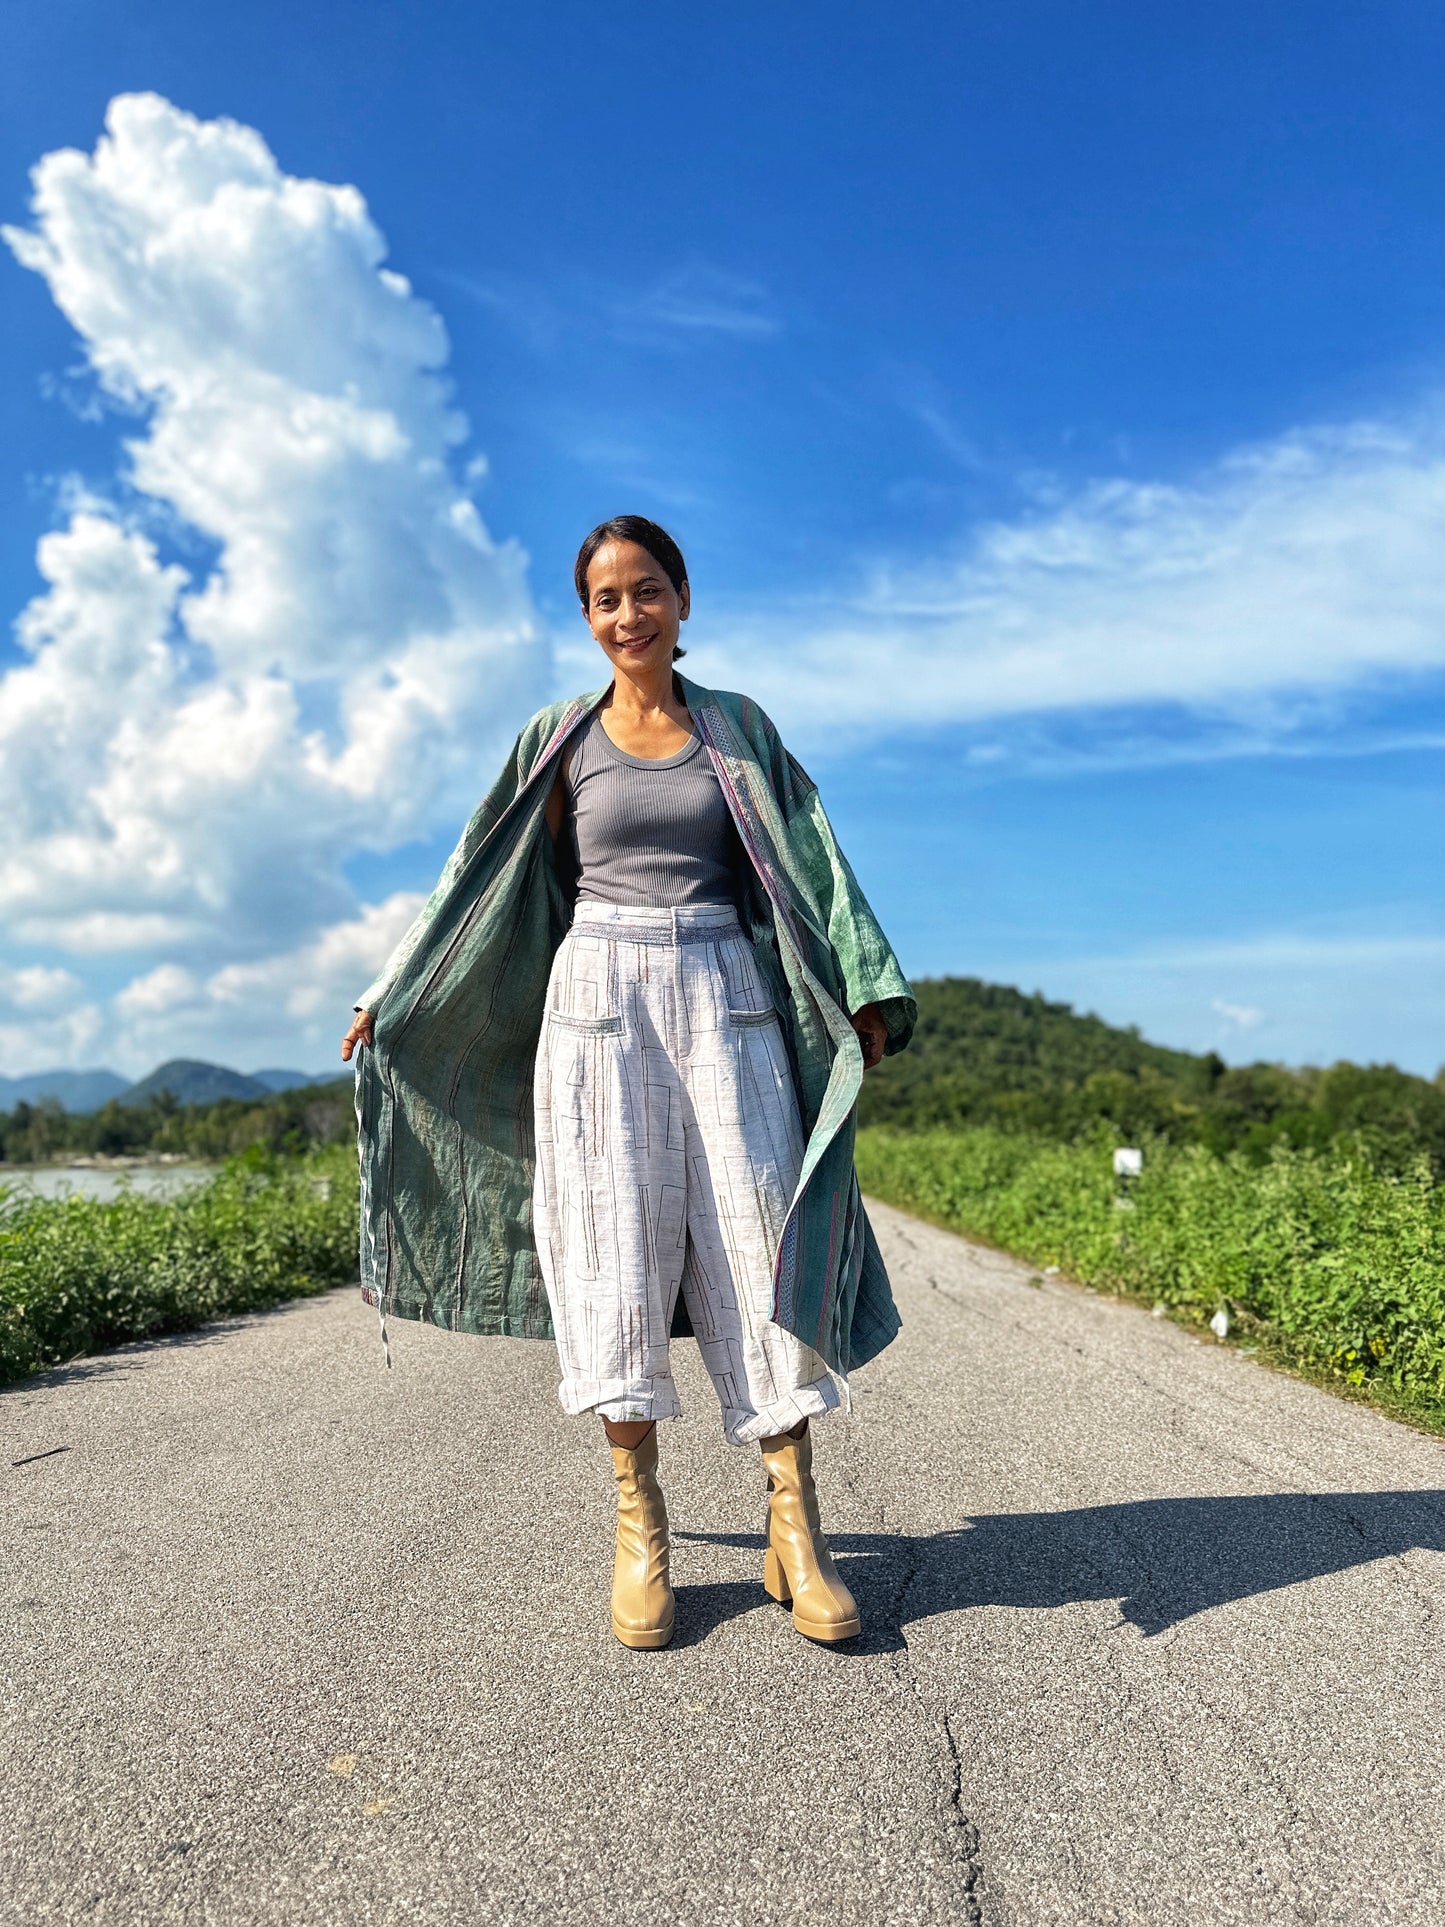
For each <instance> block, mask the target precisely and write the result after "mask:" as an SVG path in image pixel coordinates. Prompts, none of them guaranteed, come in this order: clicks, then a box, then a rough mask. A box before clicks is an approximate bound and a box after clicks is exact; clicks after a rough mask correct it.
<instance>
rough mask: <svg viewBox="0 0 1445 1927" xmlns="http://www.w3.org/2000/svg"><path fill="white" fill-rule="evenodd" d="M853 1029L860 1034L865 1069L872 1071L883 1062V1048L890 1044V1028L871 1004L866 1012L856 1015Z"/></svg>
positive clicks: (859, 1040)
mask: <svg viewBox="0 0 1445 1927" xmlns="http://www.w3.org/2000/svg"><path fill="white" fill-rule="evenodd" d="M853 1028H854V1030H855V1031H856V1032H857V1033H858V1045H859V1048H860V1049H861V1051H862V1052H863V1068H864V1070H865V1071H871V1070H872V1069H873V1067H874V1065H875V1064H881V1063H882V1062H883V1047H884V1045H885V1044H886V1043H887V1042H888V1026H887V1025H886V1024H885V1023H884V1022H883V1019H882V1017H881V1016H880V1015H879V1014H878V1012H877V1011H876V1010H875V1008H874V1007H873V1006H872V1005H871V1004H870V1005H869V1006H868V1008H867V1009H866V1010H860V1011H858V1012H856V1013H855V1015H854V1018H853Z"/></svg>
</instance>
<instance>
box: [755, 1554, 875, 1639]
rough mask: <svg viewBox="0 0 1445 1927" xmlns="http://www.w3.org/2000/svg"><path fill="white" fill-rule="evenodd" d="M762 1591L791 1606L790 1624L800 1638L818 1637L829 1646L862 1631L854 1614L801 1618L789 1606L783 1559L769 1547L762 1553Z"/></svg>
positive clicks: (854, 1636) (789, 1588) (790, 1590)
mask: <svg viewBox="0 0 1445 1927" xmlns="http://www.w3.org/2000/svg"><path fill="white" fill-rule="evenodd" d="M763 1591H764V1592H765V1593H766V1594H767V1595H768V1597H769V1599H776V1600H777V1602H778V1604H779V1605H780V1606H793V1627H794V1630H795V1631H797V1632H800V1633H801V1634H802V1635H803V1637H804V1639H818V1640H822V1641H823V1643H824V1644H825V1645H830V1646H831V1645H832V1644H833V1643H834V1642H835V1641H836V1640H840V1639H856V1638H857V1636H858V1634H859V1633H860V1632H862V1630H863V1621H862V1619H861V1618H860V1617H859V1615H858V1614H857V1613H854V1614H853V1616H852V1618H851V1619H804V1618H803V1617H802V1615H801V1614H800V1613H799V1611H798V1609H797V1607H796V1606H794V1605H793V1589H792V1587H791V1586H790V1585H789V1584H788V1575H787V1573H785V1572H784V1570H783V1562H782V1560H781V1559H780V1558H779V1557H778V1555H777V1553H775V1552H774V1551H773V1549H772V1547H771V1546H769V1547H768V1549H767V1551H766V1553H765V1554H764V1555H763Z"/></svg>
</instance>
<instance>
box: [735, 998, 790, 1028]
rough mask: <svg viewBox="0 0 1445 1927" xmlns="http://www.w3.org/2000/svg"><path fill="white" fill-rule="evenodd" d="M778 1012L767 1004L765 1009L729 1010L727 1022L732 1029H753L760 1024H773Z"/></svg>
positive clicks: (776, 1019)
mask: <svg viewBox="0 0 1445 1927" xmlns="http://www.w3.org/2000/svg"><path fill="white" fill-rule="evenodd" d="M777 1021H778V1013H777V1012H776V1011H775V1010H774V1009H773V1007H772V1005H771V1004H769V1005H768V1007H767V1009H766V1010H730V1011H729V1012H728V1022H729V1024H731V1025H732V1027H733V1029H734V1030H750V1029H751V1030H755V1029H757V1027H758V1026H759V1025H761V1024H775V1023H777Z"/></svg>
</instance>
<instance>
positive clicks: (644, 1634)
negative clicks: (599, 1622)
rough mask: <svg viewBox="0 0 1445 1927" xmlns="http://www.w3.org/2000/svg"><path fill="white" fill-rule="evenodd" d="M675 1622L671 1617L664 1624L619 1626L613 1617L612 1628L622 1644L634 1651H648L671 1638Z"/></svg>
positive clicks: (663, 1644)
mask: <svg viewBox="0 0 1445 1927" xmlns="http://www.w3.org/2000/svg"><path fill="white" fill-rule="evenodd" d="M676 1623H677V1622H676V1619H675V1618H673V1619H669V1620H668V1622H667V1624H666V1625H665V1626H619V1625H618V1623H617V1621H616V1620H615V1619H614V1620H613V1622H612V1630H613V1632H614V1633H615V1634H616V1635H617V1637H618V1638H619V1639H620V1640H621V1641H622V1644H623V1645H624V1646H630V1647H631V1648H632V1650H633V1651H634V1652H639V1653H650V1652H655V1651H656V1650H657V1648H658V1647H659V1646H666V1645H667V1643H668V1641H669V1640H670V1639H671V1638H672V1635H673V1630H674V1628H675V1626H676Z"/></svg>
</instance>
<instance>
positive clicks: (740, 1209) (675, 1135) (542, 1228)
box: [533, 901, 846, 1445]
mask: <svg viewBox="0 0 1445 1927" xmlns="http://www.w3.org/2000/svg"><path fill="white" fill-rule="evenodd" d="M533 1099H534V1106H535V1119H536V1138H537V1164H536V1179H535V1187H534V1193H533V1229H534V1232H535V1235H536V1241H537V1250H538V1253H539V1256H540V1259H541V1266H542V1275H543V1279H544V1281H545V1284H546V1288H547V1296H548V1300H549V1302H550V1304H551V1308H552V1321H553V1326H554V1329H555V1332H556V1337H557V1351H558V1356H559V1361H560V1365H561V1373H562V1383H561V1388H560V1393H559V1396H560V1398H561V1401H562V1405H563V1407H564V1409H565V1410H566V1411H568V1412H572V1413H578V1412H584V1411H597V1412H600V1413H601V1414H602V1415H603V1417H604V1418H609V1419H617V1420H627V1419H662V1418H675V1417H677V1416H678V1414H679V1413H680V1411H681V1406H680V1404H679V1401H678V1395H677V1387H676V1385H675V1384H674V1382H673V1377H672V1368H671V1362H670V1357H669V1350H668V1331H669V1327H670V1325H671V1323H672V1317H673V1311H674V1308H675V1305H676V1302H677V1294H678V1292H679V1290H681V1292H682V1294H683V1298H684V1301H685V1303H686V1305H687V1310H688V1316H689V1318H690V1319H691V1321H692V1328H693V1331H694V1332H695V1333H696V1335H697V1339H698V1344H699V1348H700V1350H701V1353H702V1358H703V1363H704V1364H705V1365H706V1367H707V1370H708V1373H709V1375H710V1376H711V1378H712V1382H713V1385H714V1386H715V1387H716V1390H717V1395H718V1399H719V1402H720V1403H721V1406H722V1420H723V1430H724V1432H725V1434H726V1436H727V1438H728V1439H729V1440H730V1441H731V1442H732V1443H733V1444H736V1445H741V1444H745V1443H747V1442H748V1441H749V1440H753V1439H759V1438H766V1437H769V1436H770V1435H772V1434H773V1433H776V1432H782V1431H786V1430H789V1429H790V1428H791V1427H792V1426H794V1425H796V1424H797V1422H798V1421H799V1420H800V1419H802V1418H805V1417H813V1416H816V1415H818V1414H821V1413H823V1412H826V1411H829V1410H831V1409H833V1408H834V1407H835V1406H837V1405H838V1404H839V1403H840V1401H841V1400H842V1399H843V1398H844V1397H846V1388H845V1387H844V1386H843V1384H842V1381H841V1380H839V1379H837V1378H836V1377H834V1375H833V1374H831V1373H830V1372H829V1370H828V1368H827V1367H826V1365H825V1364H824V1363H823V1360H822V1359H821V1358H820V1357H819V1355H818V1353H817V1352H815V1351H813V1350H812V1349H811V1348H810V1347H809V1346H807V1345H805V1344H804V1343H803V1342H802V1341H801V1340H800V1339H798V1338H795V1337H794V1336H793V1334H792V1333H791V1332H787V1331H785V1330H784V1329H783V1328H782V1327H781V1326H780V1325H777V1324H774V1323H773V1321H772V1318H771V1315H770V1314H771V1310H772V1301H773V1267H774V1262H775V1259H776V1256H777V1249H778V1241H779V1239H780V1238H781V1236H782V1231H783V1225H784V1222H785V1219H786V1217H787V1213H788V1207H789V1205H790V1203H791V1201H792V1197H793V1192H794V1189H795V1187H796V1185H797V1181H798V1174H799V1171H800V1168H801V1165H802V1158H803V1132H802V1126H801V1122H800V1120H799V1116H798V1106H797V1099H796V1096H795V1094H794V1090H793V1082H792V1076H791V1073H790V1071H789V1067H788V1058H787V1052H786V1049H785V1046H784V1042H783V1033H782V1024H781V1021H780V1019H779V1016H778V1013H777V1011H776V1010H775V1009H774V1008H773V1003H772V999H771V997H770V996H769V994H768V989H767V985H766V983H765V981H764V979H763V977H762V974H761V972H760V971H759V969H758V966H757V962H756V959H755V958H754V956H753V952H752V946H751V945H750V944H749V942H748V940H747V938H746V937H745V936H744V934H743V932H742V929H741V927H740V925H739V924H738V921H737V916H736V913H735V912H734V910H733V909H732V907H731V906H730V905H727V904H698V905H692V906H689V907H686V908H682V909H673V910H666V909H654V908H640V907H633V906H627V905H615V904H602V903H592V902H586V901H584V902H581V903H579V904H578V905H577V909H576V915H575V917H574V920H573V923H572V927H571V929H570V930H569V932H568V934H567V936H566V937H565V938H564V939H563V941H562V945H561V948H560V949H559V950H558V952H557V955H556V957H555V959H554V961H553V966H552V973H551V978H550V981H549V983H548V989H547V1014H546V1018H545V1021H544V1025H543V1030H542V1037H541V1041H540V1043H539V1045H538V1049H537V1059H536V1071H535V1080H534V1088H533Z"/></svg>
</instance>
